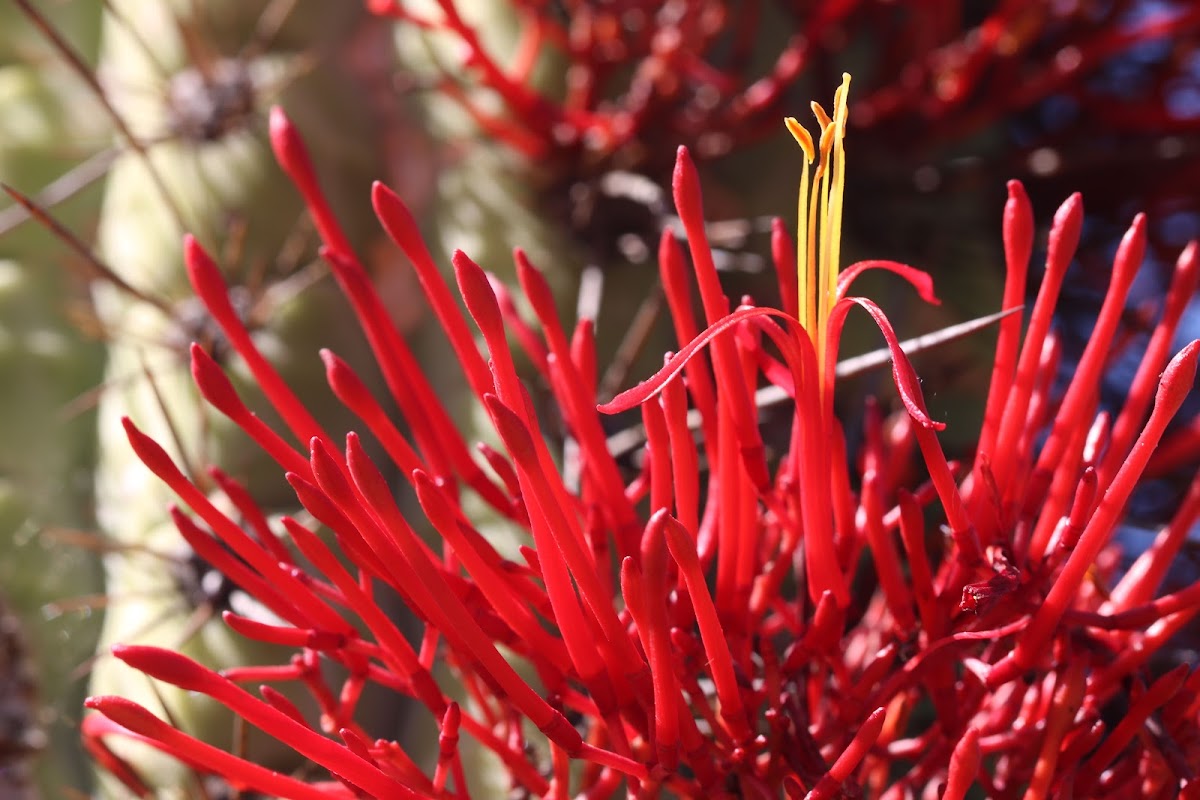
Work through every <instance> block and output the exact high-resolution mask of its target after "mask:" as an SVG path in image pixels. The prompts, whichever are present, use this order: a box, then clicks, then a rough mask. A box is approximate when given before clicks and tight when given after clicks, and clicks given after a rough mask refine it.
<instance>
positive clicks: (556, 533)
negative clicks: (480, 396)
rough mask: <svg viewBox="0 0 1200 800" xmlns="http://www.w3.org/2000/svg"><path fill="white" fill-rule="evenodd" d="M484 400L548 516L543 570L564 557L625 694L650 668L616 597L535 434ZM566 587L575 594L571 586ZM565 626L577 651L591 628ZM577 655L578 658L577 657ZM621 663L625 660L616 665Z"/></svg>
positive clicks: (512, 413) (488, 399)
mask: <svg viewBox="0 0 1200 800" xmlns="http://www.w3.org/2000/svg"><path fill="white" fill-rule="evenodd" d="M484 399H485V403H486V404H487V409H488V412H489V413H490V414H491V417H492V421H493V423H494V424H495V426H496V431H497V432H498V433H499V434H500V438H501V439H503V440H504V444H505V446H506V447H507V448H508V451H509V453H510V454H511V455H512V457H513V460H514V461H515V462H516V465H517V470H518V474H519V475H520V476H521V477H522V479H523V480H522V486H523V487H526V486H527V491H528V492H529V494H530V495H531V496H532V497H533V498H536V501H537V504H538V506H539V507H540V508H541V511H542V514H543V515H544V519H545V522H546V525H547V530H546V532H545V533H544V534H543V535H542V536H541V537H538V528H539V526H535V528H534V536H535V537H536V538H539V539H540V540H539V541H538V552H539V553H540V554H541V556H542V559H543V567H544V566H546V561H545V559H546V556H547V555H548V554H551V553H554V554H556V555H557V556H558V558H557V559H555V560H556V561H557V560H561V561H562V563H563V565H564V566H565V567H567V568H569V569H570V572H571V576H572V577H573V578H574V579H575V582H576V583H577V585H578V587H579V593H580V596H581V597H582V598H583V601H584V603H585V605H586V606H587V607H588V609H589V610H590V611H591V614H592V617H593V618H594V619H595V620H596V622H597V623H598V624H599V626H600V629H601V630H602V631H603V632H604V638H605V640H606V641H607V643H608V644H607V646H602V647H601V648H600V650H601V655H602V656H603V657H604V659H605V660H606V661H607V662H608V669H609V676H610V677H611V678H612V679H613V680H614V682H615V683H616V688H617V689H618V691H621V690H622V689H623V688H625V687H627V686H628V685H629V682H628V679H629V677H630V676H631V675H634V674H636V673H637V672H639V671H641V670H643V669H648V667H647V665H646V663H645V661H644V660H643V659H642V658H641V656H640V655H638V653H637V651H636V650H635V649H634V648H633V646H632V644H631V642H630V641H629V637H628V635H627V634H626V632H625V630H624V628H623V627H622V626H621V624H620V621H619V620H618V619H617V615H616V613H615V612H614V610H613V604H612V598H611V594H610V593H608V592H607V591H606V590H605V589H604V587H603V586H602V585H601V583H600V579H599V576H598V575H597V574H596V565H595V564H594V563H593V562H592V561H591V559H589V558H588V555H587V553H585V552H584V550H583V548H582V547H581V546H580V541H579V540H580V539H581V538H582V536H580V535H579V534H578V533H574V532H572V530H571V523H570V521H569V518H568V517H567V515H566V513H565V511H564V507H563V505H562V504H560V503H559V501H558V498H557V497H556V496H555V494H554V490H553V488H552V487H551V485H550V480H549V479H548V478H547V476H546V474H545V471H544V470H543V468H542V464H541V463H540V462H539V459H538V453H537V451H536V450H535V445H534V440H533V437H532V436H531V435H530V433H529V430H528V429H527V428H526V427H525V425H524V423H523V422H522V421H521V419H520V417H519V416H518V415H517V413H516V412H515V411H513V410H512V409H510V408H509V407H508V406H506V405H505V404H504V403H502V402H501V401H500V400H499V399H498V398H496V397H495V396H494V395H487V396H486V397H485V398H484ZM543 449H544V447H543ZM548 588H549V587H548ZM564 588H566V590H567V591H568V592H572V593H573V590H571V589H570V586H569V585H568V586H566V587H564ZM553 598H554V595H553V594H552V595H551V599H552V600H553ZM556 608H557V606H556ZM560 623H561V624H560V626H559V628H560V630H561V631H562V632H563V635H564V637H567V639H566V640H567V642H568V649H570V647H571V644H570V642H571V637H575V636H586V634H587V629H586V628H579V629H572V626H570V624H569V623H568V622H567V621H566V620H560ZM580 646H581V647H583V648H584V650H581V651H580V654H582V652H585V651H587V650H590V651H591V652H592V653H593V654H594V653H595V650H596V645H595V643H594V642H593V643H591V644H590V645H584V644H583V643H582V642H580ZM574 655H575V654H574V653H573V657H574ZM618 658H619V660H614V659H618Z"/></svg>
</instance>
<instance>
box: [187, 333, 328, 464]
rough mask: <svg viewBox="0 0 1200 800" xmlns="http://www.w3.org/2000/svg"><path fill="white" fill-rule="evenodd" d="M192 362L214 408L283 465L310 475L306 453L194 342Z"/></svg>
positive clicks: (198, 382)
mask: <svg viewBox="0 0 1200 800" xmlns="http://www.w3.org/2000/svg"><path fill="white" fill-rule="evenodd" d="M189 353H190V356H191V364H192V381H193V382H194V383H195V384H196V388H198V389H199V390H200V394H201V396H202V397H203V398H204V399H205V400H207V401H208V403H209V404H210V405H212V407H213V408H215V409H217V410H218V411H220V412H221V413H222V414H224V415H225V416H227V417H229V419H230V420H231V421H233V422H234V423H235V424H236V425H237V426H238V427H240V428H241V429H242V430H243V431H245V432H246V434H247V435H248V436H250V438H252V439H253V440H254V441H255V442H257V443H258V445H259V446H260V447H261V448H262V449H263V450H265V451H266V452H267V453H269V454H270V456H271V458H273V459H275V461H276V462H278V463H279V465H280V466H281V467H283V468H284V469H285V470H288V471H291V472H298V473H300V474H301V475H303V474H306V473H307V470H308V465H307V462H306V461H305V460H304V456H302V455H300V453H299V452H298V451H297V450H296V449H295V448H294V447H292V446H291V445H289V444H288V443H287V442H285V441H284V440H283V438H282V437H280V436H279V434H277V433H275V431H274V430H272V428H271V426H270V425H267V424H266V423H265V422H263V421H262V419H261V418H260V417H259V416H258V415H257V414H255V413H254V412H252V411H250V409H248V408H246V404H245V403H243V402H242V399H241V397H239V396H238V393H237V389H235V388H234V386H233V382H232V381H230V380H229V376H228V375H226V374H225V371H224V370H222V369H221V368H220V367H219V366H217V362H215V361H213V359H212V356H210V355H209V354H208V353H207V352H206V351H205V350H204V348H202V347H201V346H200V345H198V344H196V343H195V342H192V345H191V348H190V349H189Z"/></svg>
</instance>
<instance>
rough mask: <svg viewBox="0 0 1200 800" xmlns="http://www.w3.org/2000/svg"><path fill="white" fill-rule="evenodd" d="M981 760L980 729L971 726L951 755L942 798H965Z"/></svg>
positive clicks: (947, 799)
mask: <svg viewBox="0 0 1200 800" xmlns="http://www.w3.org/2000/svg"><path fill="white" fill-rule="evenodd" d="M980 761H981V755H980V752H979V730H978V729H977V728H974V727H969V728H967V730H966V732H965V733H964V734H963V736H962V738H961V739H959V740H958V744H956V745H955V746H954V752H953V753H952V754H951V756H950V772H949V774H948V775H947V776H946V790H945V791H944V792H943V793H942V797H941V800H964V798H965V797H966V796H967V791H968V790H969V789H970V788H971V784H973V783H974V782H975V776H976V775H977V774H978V773H979V765H980Z"/></svg>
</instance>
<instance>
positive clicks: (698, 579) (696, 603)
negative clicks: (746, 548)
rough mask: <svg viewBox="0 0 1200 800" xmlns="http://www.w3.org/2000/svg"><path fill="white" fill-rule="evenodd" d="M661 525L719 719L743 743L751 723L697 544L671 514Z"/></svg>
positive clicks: (735, 738) (747, 736)
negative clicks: (687, 597) (688, 602)
mask: <svg viewBox="0 0 1200 800" xmlns="http://www.w3.org/2000/svg"><path fill="white" fill-rule="evenodd" d="M663 525H664V527H663V532H664V534H665V536H666V540H667V547H668V548H669V549H670V551H671V557H672V558H674V559H675V563H676V564H678V565H679V569H680V572H681V573H682V574H683V576H684V579H685V580H686V581H687V587H688V592H689V593H690V594H691V597H692V604H693V607H694V608H695V610H696V622H697V624H698V625H699V627H700V639H701V641H702V642H703V643H704V651H705V653H706V654H707V656H708V660H707V666H708V670H709V672H710V674H711V675H712V678H713V683H714V684H715V685H716V690H717V698H718V699H719V700H720V701H721V719H722V720H723V721H724V722H725V725H726V727H727V728H728V730H729V733H730V735H731V736H732V737H733V739H734V740H735V741H737V742H744V741H746V740H747V739H749V738H750V735H751V731H750V726H749V724H748V722H747V720H746V711H745V707H744V706H743V704H742V695H741V691H740V690H739V689H738V685H737V678H736V677H735V675H734V671H733V657H732V655H731V654H730V652H729V644H728V642H727V641H726V639H725V632H724V629H723V628H722V626H721V621H720V619H719V618H718V616H717V609H716V606H715V605H714V604H713V600H712V595H710V594H709V592H708V584H707V582H706V581H705V579H704V573H703V571H702V570H701V568H700V560H699V558H698V557H697V555H696V545H695V543H694V542H693V541H692V538H691V536H690V535H689V534H688V532H687V531H686V530H685V529H684V528H683V526H682V525H680V524H679V522H678V521H677V520H676V519H674V518H673V517H670V516H667V517H665V519H664V522H663Z"/></svg>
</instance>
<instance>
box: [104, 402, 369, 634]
mask: <svg viewBox="0 0 1200 800" xmlns="http://www.w3.org/2000/svg"><path fill="white" fill-rule="evenodd" d="M121 424H122V425H124V427H125V434H126V436H128V438H129V442H130V444H131V445H132V446H133V450H134V452H135V453H136V454H137V456H138V458H139V459H141V461H142V463H143V464H145V465H146V466H147V467H148V468H149V469H150V471H151V472H153V473H154V474H155V475H156V476H158V478H159V479H160V480H162V481H163V482H164V483H166V484H167V485H168V486H169V487H171V490H172V491H174V492H175V493H176V494H177V495H179V497H180V499H182V500H183V501H184V502H185V503H187V504H188V506H190V507H191V509H192V510H193V511H195V512H196V513H197V514H199V515H200V517H201V518H202V519H203V520H204V521H205V522H206V523H207V524H208V526H209V527H210V528H211V529H212V530H213V532H214V533H215V534H216V535H217V536H218V537H219V538H220V539H221V540H222V541H223V542H224V543H225V544H227V545H229V547H230V548H232V550H233V552H235V553H237V554H238V555H239V556H241V557H242V558H244V559H245V560H246V562H247V563H249V564H250V566H251V567H253V568H254V569H255V570H257V571H258V572H259V574H260V575H262V576H263V578H264V579H266V581H267V582H269V583H272V584H274V589H275V590H277V591H274V590H268V591H267V592H266V593H265V595H264V596H265V597H272V596H278V597H281V598H282V599H283V600H284V601H285V602H286V603H287V604H288V605H289V606H291V607H292V608H294V609H295V611H296V613H291V614H286V613H285V612H286V609H282V608H279V609H276V611H277V613H281V614H282V615H284V616H285V618H290V619H289V621H291V622H299V623H306V624H309V625H311V626H312V627H316V628H321V629H324V630H331V631H348V627H347V625H346V623H345V621H344V620H342V618H341V617H340V616H339V615H338V614H337V613H336V612H335V611H334V610H333V609H331V608H330V607H329V606H328V605H326V604H325V603H323V602H322V601H321V600H320V599H319V598H317V597H316V596H315V595H314V594H313V593H312V592H311V591H310V590H309V589H308V588H307V587H305V586H304V585H303V584H301V583H300V582H299V581H297V580H296V579H295V578H293V577H292V576H291V575H290V574H289V573H288V571H287V570H285V569H284V568H283V567H282V566H280V563H279V562H278V561H277V560H275V558H273V557H272V556H271V555H270V554H269V553H268V552H267V551H266V550H264V549H263V548H262V546H261V545H259V544H258V543H256V542H255V541H254V540H253V539H251V538H250V537H249V536H247V535H246V534H245V533H244V532H243V531H242V529H241V528H239V527H238V526H237V525H235V524H234V523H233V522H231V521H230V520H229V518H228V517H226V516H225V515H224V514H222V513H221V512H220V511H219V510H218V509H217V508H216V506H214V505H213V504H212V503H211V502H210V501H209V499H208V498H207V497H205V496H204V493H203V492H201V491H200V490H199V489H197V488H196V486H195V485H194V484H193V483H192V482H191V481H189V480H188V479H187V478H186V477H185V476H184V474H183V473H182V472H180V470H179V468H178V467H177V466H176V465H175V462H174V461H172V460H171V457H170V456H169V455H167V452H166V451H165V450H163V449H162V447H161V446H160V445H159V444H158V443H157V442H155V441H154V440H153V439H151V438H150V437H149V436H147V435H146V434H144V433H142V432H141V431H140V430H138V429H137V427H136V426H135V425H134V424H133V422H131V421H130V420H129V419H128V418H123V419H122V420H121ZM264 585H265V584H264ZM297 615H299V616H297Z"/></svg>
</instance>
